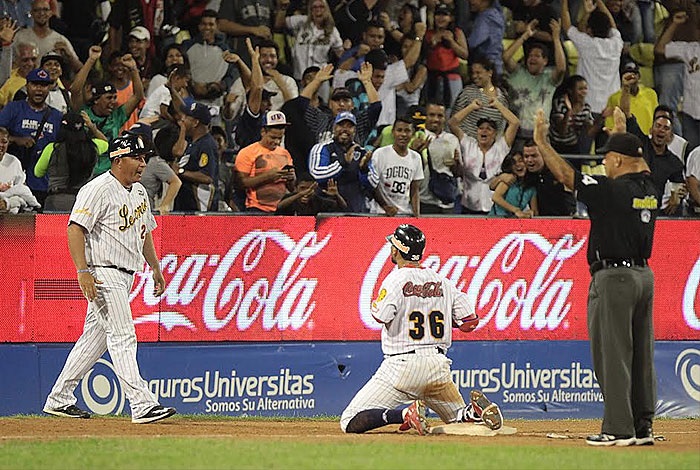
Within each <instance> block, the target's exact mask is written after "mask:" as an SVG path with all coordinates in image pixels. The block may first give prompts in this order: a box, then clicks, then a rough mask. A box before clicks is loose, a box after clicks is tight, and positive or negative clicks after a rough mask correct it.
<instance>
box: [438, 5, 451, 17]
mask: <svg viewBox="0 0 700 470" xmlns="http://www.w3.org/2000/svg"><path fill="white" fill-rule="evenodd" d="M434 14H435V15H451V14H452V8H450V6H449V5H447V4H446V3H438V4H437V5H436V6H435V12H434Z"/></svg>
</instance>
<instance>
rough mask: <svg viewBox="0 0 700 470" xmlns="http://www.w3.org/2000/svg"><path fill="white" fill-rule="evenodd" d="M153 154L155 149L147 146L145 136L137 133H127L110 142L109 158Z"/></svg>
mask: <svg viewBox="0 0 700 470" xmlns="http://www.w3.org/2000/svg"><path fill="white" fill-rule="evenodd" d="M152 154H153V151H152V150H150V149H149V148H148V147H146V143H145V142H144V140H143V137H141V136H140V135H136V134H130V133H126V134H124V135H120V136H119V137H117V138H115V139H114V140H113V141H111V142H110V143H109V159H110V160H114V159H115V158H122V157H137V156H139V155H144V156H146V157H148V156H150V155H152Z"/></svg>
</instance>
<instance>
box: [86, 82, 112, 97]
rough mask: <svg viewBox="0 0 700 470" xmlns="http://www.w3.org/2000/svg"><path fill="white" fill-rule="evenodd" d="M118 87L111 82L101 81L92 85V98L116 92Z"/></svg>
mask: <svg viewBox="0 0 700 470" xmlns="http://www.w3.org/2000/svg"><path fill="white" fill-rule="evenodd" d="M116 92H117V89H116V88H114V85H112V84H111V83H100V84H97V85H93V86H92V99H93V100H94V99H97V98H99V97H100V96H102V95H107V94H109V93H116Z"/></svg>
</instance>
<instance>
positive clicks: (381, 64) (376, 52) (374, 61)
mask: <svg viewBox="0 0 700 470" xmlns="http://www.w3.org/2000/svg"><path fill="white" fill-rule="evenodd" d="M365 62H368V63H369V64H371V65H372V68H375V69H377V70H386V68H387V66H388V65H389V57H388V56H387V55H386V52H384V50H383V49H372V50H371V51H369V52H368V53H367V55H365Z"/></svg>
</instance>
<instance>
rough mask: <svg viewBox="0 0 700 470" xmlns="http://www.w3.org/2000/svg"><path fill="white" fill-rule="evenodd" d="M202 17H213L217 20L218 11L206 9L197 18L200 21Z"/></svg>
mask: <svg viewBox="0 0 700 470" xmlns="http://www.w3.org/2000/svg"><path fill="white" fill-rule="evenodd" d="M202 18H214V19H217V20H218V19H219V13H218V12H217V11H216V10H211V9H206V10H204V11H203V12H202V16H200V17H199V20H200V21H201V20H202Z"/></svg>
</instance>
